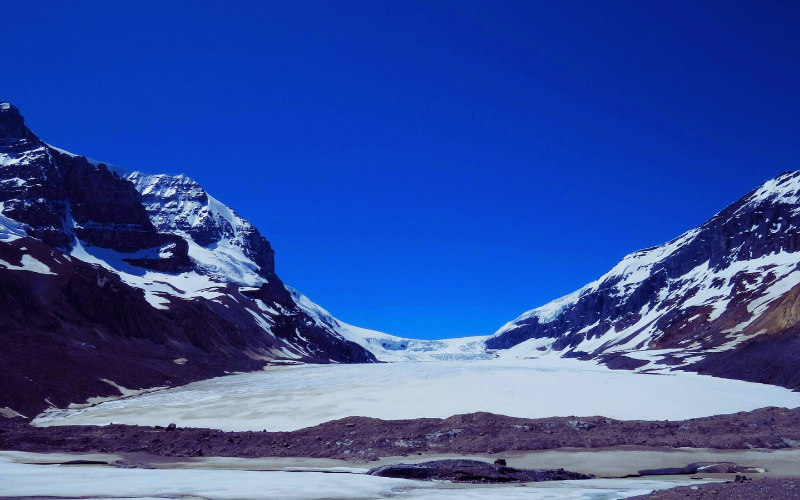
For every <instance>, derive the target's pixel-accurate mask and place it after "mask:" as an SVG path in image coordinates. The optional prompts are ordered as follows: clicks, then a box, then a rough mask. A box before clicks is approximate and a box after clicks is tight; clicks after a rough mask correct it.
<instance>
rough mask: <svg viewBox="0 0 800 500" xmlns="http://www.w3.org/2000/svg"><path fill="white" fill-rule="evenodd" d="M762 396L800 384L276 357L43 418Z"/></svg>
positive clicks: (315, 420)
mask: <svg viewBox="0 0 800 500" xmlns="http://www.w3.org/2000/svg"><path fill="white" fill-rule="evenodd" d="M765 406H779V407H789V408H794V407H800V393H797V392H792V391H790V390H788V389H783V388H780V387H776V386H769V385H763V384H755V383H749V382H742V381H738V380H728V379H720V378H714V377H707V376H702V375H697V374H695V373H687V372H674V373H672V374H670V375H646V374H639V373H635V372H630V371H625V370H610V369H608V368H606V367H605V366H602V365H596V364H594V363H593V362H588V361H578V360H574V359H562V358H558V357H544V358H540V359H518V358H498V359H490V360H470V361H449V362H429V363H381V364H356V365H338V364H332V365H295V366H280V367H277V366H273V367H268V368H266V369H265V371H263V372H256V373H247V374H237V375H230V376H227V377H220V378H216V379H212V380H206V381H201V382H195V383H192V384H189V385H186V386H183V387H177V388H173V389H167V390H164V391H158V392H152V393H148V394H145V395H142V396H138V397H134V398H129V399H125V400H118V401H112V402H108V403H103V404H100V405H97V406H94V407H90V408H85V409H79V410H49V411H48V412H46V413H45V414H42V415H40V416H39V417H37V419H36V420H34V424H35V425H41V426H47V425H105V424H109V423H111V422H114V423H124V424H134V425H166V424H168V423H170V422H175V423H176V424H178V425H179V426H186V427H211V428H217V429H223V430H234V431H238V430H262V429H266V430H269V431H291V430H296V429H300V428H304V427H309V426H313V425H317V424H320V423H323V422H327V421H330V420H334V419H340V418H345V417H350V416H354V415H359V416H366V417H375V418H382V419H412V418H421V417H438V418H445V417H450V416H452V415H456V414H463V413H471V412H478V411H486V412H492V413H498V414H502V415H509V416H513V417H521V418H540V417H541V418H544V417H551V416H570V415H576V416H592V415H603V416H606V417H610V418H617V419H641V420H664V419H669V420H681V419H686V418H694V417H702V416H708V415H716V414H722V413H735V412H739V411H750V410H754V409H756V408H762V407H765Z"/></svg>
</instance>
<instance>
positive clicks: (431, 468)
mask: <svg viewBox="0 0 800 500" xmlns="http://www.w3.org/2000/svg"><path fill="white" fill-rule="evenodd" d="M367 474H369V475H370V476H380V477H393V478H398V479H417V480H422V481H434V480H435V481H452V482H454V483H532V482H539V481H566V480H571V479H593V478H594V476H593V475H591V474H581V473H579V472H569V471H566V470H564V469H536V470H530V469H515V468H513V467H507V466H504V465H497V464H490V463H486V462H481V461H479V460H463V459H462V460H434V461H431V462H423V463H421V464H394V465H384V466H383V467H376V468H374V469H371V470H370V471H369V472H367Z"/></svg>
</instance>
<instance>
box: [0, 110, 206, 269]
mask: <svg viewBox="0 0 800 500" xmlns="http://www.w3.org/2000/svg"><path fill="white" fill-rule="evenodd" d="M0 129H2V136H0V154H2V155H3V156H4V157H5V161H3V164H2V166H1V167H0V201H1V202H3V210H2V214H3V215H5V216H6V217H8V218H10V219H14V220H16V221H19V222H23V223H25V224H28V225H29V226H31V228H32V230H31V231H30V232H29V235H30V236H33V237H34V238H37V239H40V240H42V241H43V242H45V243H47V244H48V245H50V246H53V247H56V248H60V249H64V250H70V249H71V248H72V246H73V242H74V238H75V237H77V238H78V239H79V240H80V241H81V242H82V243H83V244H84V245H86V246H96V247H100V248H110V249H113V250H116V251H118V252H123V253H133V252H136V251H138V250H143V249H149V248H158V247H162V246H165V245H169V246H170V249H171V250H172V253H171V256H170V257H168V258H166V259H163V260H165V262H155V261H157V260H159V259H149V260H142V261H137V260H134V261H133V262H134V263H140V264H142V265H143V267H149V268H160V269H165V270H171V271H172V272H176V271H178V270H180V269H188V268H190V267H191V262H190V261H189V258H188V254H187V245H186V242H185V241H183V240H181V239H180V238H177V237H174V236H172V235H169V234H162V233H159V232H157V231H156V228H155V227H154V226H153V224H152V223H151V222H150V219H149V217H148V215H147V212H146V211H145V209H144V206H143V205H142V201H141V196H140V195H139V193H138V192H137V191H136V189H135V188H134V186H133V185H132V184H131V183H130V182H128V181H126V180H124V179H122V178H120V177H119V175H117V174H112V173H111V172H109V170H108V169H107V168H106V166H105V165H103V164H100V165H99V166H97V167H95V166H94V165H91V164H90V163H89V162H88V161H87V160H86V158H83V157H79V156H71V155H68V154H64V153H62V152H60V151H58V150H56V149H54V148H51V147H50V146H48V145H47V144H45V143H44V142H42V141H40V140H39V139H38V138H37V137H36V136H35V135H34V134H33V133H32V132H30V131H29V130H28V129H27V127H25V124H24V121H23V119H22V117H21V116H20V114H19V111H18V110H17V109H16V108H14V107H13V106H11V105H6V106H5V107H0Z"/></svg>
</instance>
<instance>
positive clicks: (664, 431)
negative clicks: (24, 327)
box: [0, 408, 800, 463]
mask: <svg viewBox="0 0 800 500" xmlns="http://www.w3.org/2000/svg"><path fill="white" fill-rule="evenodd" d="M622 445H636V446H645V447H663V448H678V447H687V448H711V449H724V450H746V449H752V448H761V449H785V448H798V447H800V408H798V409H794V410H787V409H785V408H763V409H759V410H755V411H752V412H741V413H735V414H731V415H718V416H714V417H706V418H699V419H692V420H684V421H620V420H612V419H607V418H604V417H562V418H545V419H522V418H512V417H505V416H502V415H494V414H491V413H471V414H467V415H456V416H454V417H450V418H446V419H435V418H425V419H414V420H380V419H374V418H366V417H352V418H346V419H341V420H334V421H331V422H326V423H324V424H321V425H317V426H314V427H309V428H306V429H300V430H298V431H293V432H222V431H218V430H213V429H197V428H186V429H183V428H169V427H140V426H128V425H109V426H102V427H97V426H54V427H32V426H29V425H22V426H17V427H6V428H5V429H2V428H0V450H18V451H30V452H104V453H115V452H142V453H150V454H153V455H161V456H168V457H197V456H219V457H315V458H335V459H340V460H348V461H351V462H362V463H363V462H369V461H375V460H378V459H379V458H380V457H390V456H408V455H423V454H424V455H429V454H443V453H454V454H461V455H477V454H496V453H500V452H506V451H515V450H548V449H557V448H568V447H569V448H605V447H612V446H622Z"/></svg>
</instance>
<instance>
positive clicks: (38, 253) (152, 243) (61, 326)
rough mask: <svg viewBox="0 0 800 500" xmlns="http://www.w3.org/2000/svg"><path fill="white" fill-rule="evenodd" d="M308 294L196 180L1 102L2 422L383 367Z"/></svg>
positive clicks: (249, 228)
mask: <svg viewBox="0 0 800 500" xmlns="http://www.w3.org/2000/svg"><path fill="white" fill-rule="evenodd" d="M120 174H122V175H120ZM297 297H299V294H297V293H296V292H294V291H293V290H290V289H287V288H286V287H285V286H284V284H283V283H282V282H281V280H280V279H279V278H278V276H277V275H276V274H275V263H274V252H273V250H272V248H271V246H270V244H269V242H268V241H267V240H266V239H265V238H264V237H263V236H261V234H260V233H259V232H258V230H257V229H256V228H255V227H253V226H252V224H250V223H249V222H247V221H246V220H244V219H242V218H240V217H238V216H237V215H236V214H235V213H234V212H233V211H232V210H231V209H230V208H228V207H226V206H225V205H223V204H222V203H220V202H218V201H217V200H215V199H214V198H212V197H211V196H209V195H208V194H207V193H206V192H205V191H204V190H203V189H202V188H201V187H200V186H199V185H198V184H197V183H195V182H194V181H192V180H191V179H189V178H187V177H185V176H182V175H180V176H168V175H157V176H152V175H145V174H142V173H139V172H127V171H124V170H122V169H120V168H118V167H113V166H112V167H111V168H110V169H109V167H108V166H107V165H105V164H102V163H98V162H94V161H92V160H88V159H87V158H85V157H81V156H76V155H73V154H71V153H68V152H66V151H63V150H60V149H58V148H55V147H52V146H49V145H48V144H46V143H44V142H43V141H41V140H40V139H39V138H38V137H36V135H35V134H33V132H31V131H30V130H29V129H28V128H27V127H26V126H25V123H24V120H23V118H22V116H21V115H20V113H19V111H18V110H17V109H16V108H14V107H13V106H11V105H10V104H9V103H7V102H2V101H0V413H1V414H2V415H3V416H6V417H8V416H14V415H17V414H21V415H24V416H25V417H28V418H30V417H33V416H35V415H36V414H37V413H38V412H40V411H42V410H43V409H45V408H47V407H49V406H57V407H62V406H66V405H68V404H80V403H86V402H87V400H88V399H89V398H98V397H115V396H117V397H118V396H121V395H128V394H130V393H132V392H135V390H138V389H145V388H152V387H157V386H167V385H175V384H181V383H185V382H188V381H192V380H198V379H202V378H209V377H213V376H217V375H222V374H224V373H227V372H231V371H239V370H255V369H259V368H261V367H263V366H264V365H265V364H267V363H270V362H281V361H283V362H286V361H291V362H297V361H307V362H344V363H350V362H374V361H376V359H375V357H374V356H373V355H372V354H371V353H370V352H369V351H368V350H366V349H365V348H364V347H362V346H361V345H359V344H357V343H355V342H351V341H350V340H348V339H346V338H345V337H343V336H342V335H341V334H339V333H338V332H337V331H336V330H335V328H331V327H330V326H329V325H327V324H325V323H323V322H321V321H319V319H318V318H317V317H315V316H312V315H310V314H309V313H308V312H307V311H306V309H305V306H301V305H298V299H297ZM305 303H307V304H311V303H310V302H308V301H307V299H305ZM312 305H313V304H312Z"/></svg>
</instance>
